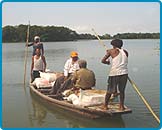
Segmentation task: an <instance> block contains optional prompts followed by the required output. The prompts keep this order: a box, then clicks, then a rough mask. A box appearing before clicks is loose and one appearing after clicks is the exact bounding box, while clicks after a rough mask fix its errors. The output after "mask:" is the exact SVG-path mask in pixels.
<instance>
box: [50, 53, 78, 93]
mask: <svg viewBox="0 0 162 130" xmlns="http://www.w3.org/2000/svg"><path fill="white" fill-rule="evenodd" d="M78 59H79V57H78V53H77V52H75V51H72V52H71V54H70V58H69V59H68V60H67V61H66V63H65V66H64V75H63V76H61V77H59V78H58V79H56V81H55V84H54V86H53V88H52V90H51V92H50V94H57V93H58V92H61V91H63V90H64V89H65V88H66V89H67V88H68V87H67V86H71V78H72V74H73V73H74V72H75V71H76V70H78V69H80V68H79V64H78ZM58 90H59V91H58Z"/></svg>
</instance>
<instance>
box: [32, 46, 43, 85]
mask: <svg viewBox="0 0 162 130" xmlns="http://www.w3.org/2000/svg"><path fill="white" fill-rule="evenodd" d="M45 69H46V59H45V57H44V56H43V55H41V51H40V49H39V48H37V49H36V51H35V55H34V56H32V64H31V82H33V81H34V80H35V78H39V77H40V73H39V71H42V72H45Z"/></svg>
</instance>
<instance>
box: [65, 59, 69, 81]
mask: <svg viewBox="0 0 162 130" xmlns="http://www.w3.org/2000/svg"><path fill="white" fill-rule="evenodd" d="M69 64H70V63H69V60H67V61H66V63H65V65H64V77H65V80H66V79H67V77H68V73H69V69H70V68H69Z"/></svg>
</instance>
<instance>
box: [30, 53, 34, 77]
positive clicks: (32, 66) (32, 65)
mask: <svg viewBox="0 0 162 130" xmlns="http://www.w3.org/2000/svg"><path fill="white" fill-rule="evenodd" d="M33 68H34V56H32V64H31V71H30V76H31V79H32V77H33V74H32V72H33Z"/></svg>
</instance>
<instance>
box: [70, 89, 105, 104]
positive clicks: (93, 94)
mask: <svg viewBox="0 0 162 130" xmlns="http://www.w3.org/2000/svg"><path fill="white" fill-rule="evenodd" d="M105 94H106V91H104V92H103V91H101V90H80V93H79V96H77V95H75V94H71V95H70V96H68V97H67V100H68V101H69V102H72V104H74V105H79V106H83V107H85V106H93V105H100V104H103V103H104V101H105Z"/></svg>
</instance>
